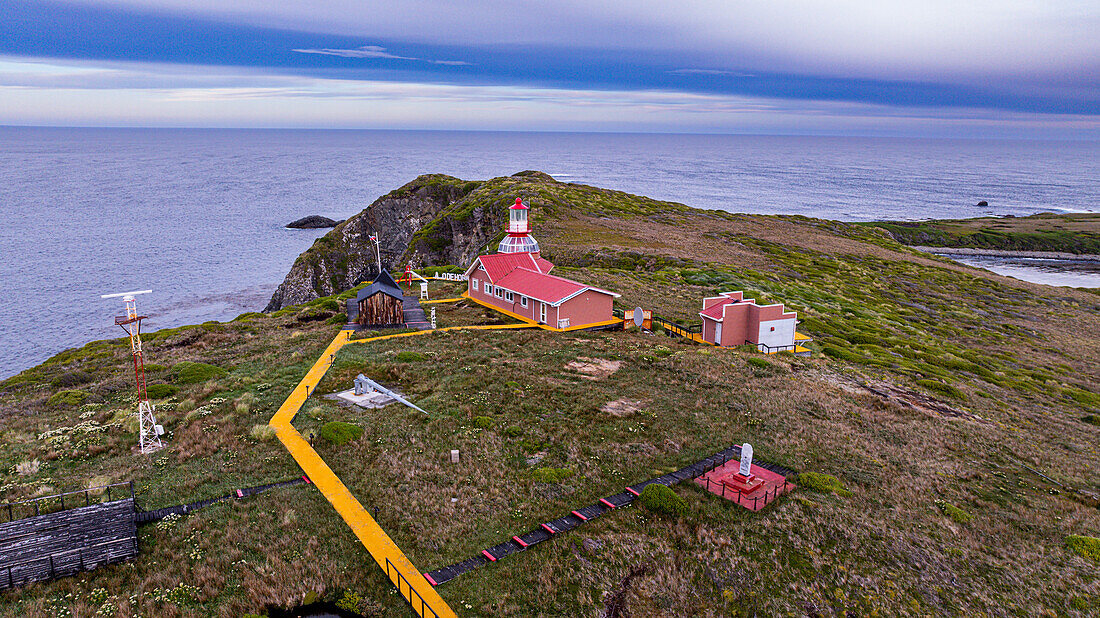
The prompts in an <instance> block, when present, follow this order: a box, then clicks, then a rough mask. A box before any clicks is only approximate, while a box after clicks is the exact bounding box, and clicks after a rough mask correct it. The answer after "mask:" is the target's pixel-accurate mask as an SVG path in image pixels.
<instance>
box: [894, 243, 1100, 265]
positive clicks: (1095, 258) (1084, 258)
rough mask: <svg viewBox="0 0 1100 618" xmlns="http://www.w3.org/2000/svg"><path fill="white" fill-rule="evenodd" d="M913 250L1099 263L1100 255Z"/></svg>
mask: <svg viewBox="0 0 1100 618" xmlns="http://www.w3.org/2000/svg"><path fill="white" fill-rule="evenodd" d="M911 247H912V248H913V249H916V250H918V251H924V252H925V253H941V254H946V255H985V256H991V257H1019V258H1038V259H1042V260H1065V261H1076V262H1100V255H1095V254H1091V253H1067V252H1065V251H1010V250H1007V249H970V248H964V247H928V246H919V245H911Z"/></svg>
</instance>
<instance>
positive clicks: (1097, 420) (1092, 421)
mask: <svg viewBox="0 0 1100 618" xmlns="http://www.w3.org/2000/svg"><path fill="white" fill-rule="evenodd" d="M1081 422H1083V423H1088V424H1089V425H1096V426H1097V427H1100V415H1097V414H1086V415H1084V416H1082V417H1081Z"/></svg>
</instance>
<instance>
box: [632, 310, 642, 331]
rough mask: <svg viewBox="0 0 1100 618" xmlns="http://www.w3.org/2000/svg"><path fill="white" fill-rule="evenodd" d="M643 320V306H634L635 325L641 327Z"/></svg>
mask: <svg viewBox="0 0 1100 618" xmlns="http://www.w3.org/2000/svg"><path fill="white" fill-rule="evenodd" d="M642 321H643V317H642V308H641V307H635V308H634V325H635V326H637V327H638V328H641V327H642Z"/></svg>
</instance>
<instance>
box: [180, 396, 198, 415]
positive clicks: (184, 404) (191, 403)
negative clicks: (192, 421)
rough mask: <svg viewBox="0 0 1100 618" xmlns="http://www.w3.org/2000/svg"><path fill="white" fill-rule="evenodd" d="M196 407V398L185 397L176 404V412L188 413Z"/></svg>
mask: <svg viewBox="0 0 1100 618" xmlns="http://www.w3.org/2000/svg"><path fill="white" fill-rule="evenodd" d="M194 409H195V400H194V399H184V400H183V401H181V402H180V405H178V406H176V412H179V413H181V414H187V413H188V412H190V411H192V410H194Z"/></svg>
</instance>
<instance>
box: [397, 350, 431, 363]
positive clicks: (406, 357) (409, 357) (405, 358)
mask: <svg viewBox="0 0 1100 618" xmlns="http://www.w3.org/2000/svg"><path fill="white" fill-rule="evenodd" d="M394 358H395V360H396V361H397V362H399V363H415V362H418V361H422V360H425V359H426V358H427V357H426V356H424V355H423V354H421V353H419V352H413V351H411V350H402V351H400V352H398V353H397V356H396V357H394Z"/></svg>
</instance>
